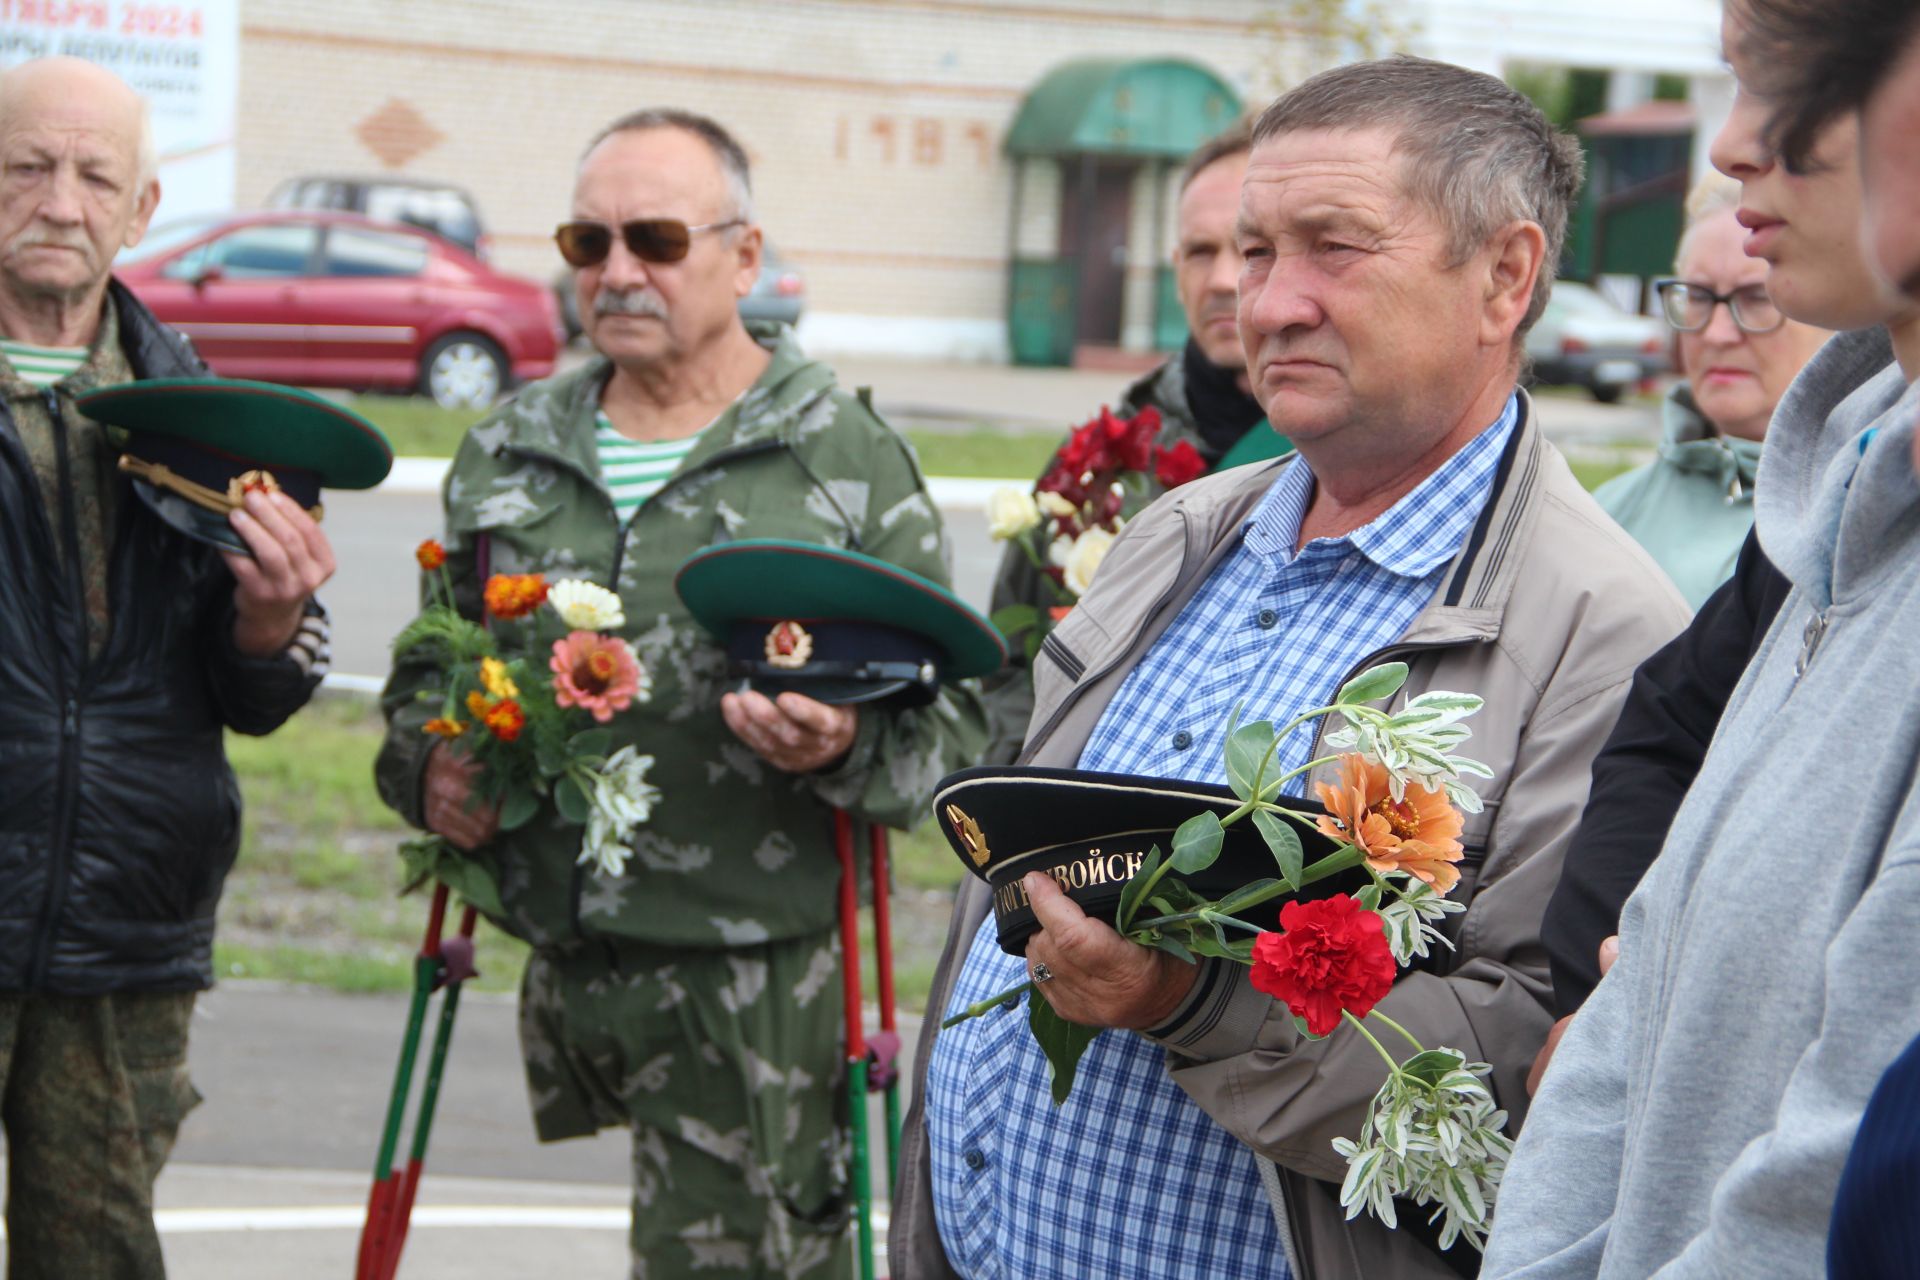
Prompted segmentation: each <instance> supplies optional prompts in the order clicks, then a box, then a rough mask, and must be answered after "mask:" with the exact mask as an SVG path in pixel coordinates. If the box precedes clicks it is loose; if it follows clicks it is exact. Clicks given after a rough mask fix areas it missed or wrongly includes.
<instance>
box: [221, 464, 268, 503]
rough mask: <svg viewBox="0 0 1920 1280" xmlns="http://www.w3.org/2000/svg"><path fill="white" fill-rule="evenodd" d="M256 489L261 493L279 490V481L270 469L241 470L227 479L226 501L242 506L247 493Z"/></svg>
mask: <svg viewBox="0 0 1920 1280" xmlns="http://www.w3.org/2000/svg"><path fill="white" fill-rule="evenodd" d="M255 489H258V490H259V491H260V492H262V493H267V494H273V493H278V492H280V481H279V480H278V479H276V478H275V477H274V474H273V472H271V471H242V472H241V473H240V474H239V475H237V476H235V477H234V478H233V479H231V480H229V481H227V501H228V502H231V503H232V504H233V505H234V506H236V507H239V506H244V505H245V504H246V500H247V495H248V494H249V493H252V492H253V491H254V490H255Z"/></svg>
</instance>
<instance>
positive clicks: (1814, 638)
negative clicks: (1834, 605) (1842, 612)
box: [1793, 609, 1829, 680]
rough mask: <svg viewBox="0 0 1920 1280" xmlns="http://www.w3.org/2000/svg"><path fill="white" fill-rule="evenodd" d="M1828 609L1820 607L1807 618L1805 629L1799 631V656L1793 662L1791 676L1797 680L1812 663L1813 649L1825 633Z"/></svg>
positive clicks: (1817, 646) (1818, 644)
mask: <svg viewBox="0 0 1920 1280" xmlns="http://www.w3.org/2000/svg"><path fill="white" fill-rule="evenodd" d="M1828 612H1829V610H1827V609H1820V610H1818V611H1816V612H1815V613H1814V615H1813V616H1812V617H1811V618H1808V619H1807V626H1806V630H1804V631H1802V632H1801V633H1800V657H1799V658H1798V659H1797V660H1796V661H1795V662H1794V664H1793V678H1794V679H1795V680H1798V679H1799V678H1800V677H1801V676H1803V675H1805V674H1807V668H1808V667H1810V666H1812V665H1813V654H1814V650H1816V649H1818V648H1819V647H1820V641H1821V639H1822V638H1823V637H1825V635H1826V634H1827V614H1828Z"/></svg>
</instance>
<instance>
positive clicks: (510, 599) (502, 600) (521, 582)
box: [486, 573, 547, 619]
mask: <svg viewBox="0 0 1920 1280" xmlns="http://www.w3.org/2000/svg"><path fill="white" fill-rule="evenodd" d="M486 599H487V612H488V613H490V614H492V615H493V616H494V617H496V618H508V619H510V618H524V617H526V616H527V615H528V614H530V613H532V612H533V611H534V610H535V609H538V608H539V607H540V606H541V605H542V604H545V603H546V599H547V580H546V579H545V578H543V577H541V576H540V575H539V574H537V573H496V574H494V575H493V576H492V577H491V578H488V579H487V591H486Z"/></svg>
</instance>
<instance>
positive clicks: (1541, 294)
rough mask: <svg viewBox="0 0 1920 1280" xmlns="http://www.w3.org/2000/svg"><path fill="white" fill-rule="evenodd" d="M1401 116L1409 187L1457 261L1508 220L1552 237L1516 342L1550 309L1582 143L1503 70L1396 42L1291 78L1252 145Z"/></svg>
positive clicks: (1371, 125) (1384, 123) (1398, 147)
mask: <svg viewBox="0 0 1920 1280" xmlns="http://www.w3.org/2000/svg"><path fill="white" fill-rule="evenodd" d="M1375 128H1392V129H1394V130H1396V131H1397V134H1398V136H1397V137H1396V139H1395V141H1394V150H1395V151H1396V152H1397V153H1399V154H1400V156H1401V157H1402V163H1401V174H1402V181H1403V189H1404V190H1405V191H1406V193H1407V194H1408V195H1410V196H1412V197H1413V198H1414V199H1415V200H1418V201H1419V202H1420V203H1421V204H1423V205H1425V206H1426V207H1427V208H1428V209H1429V210H1431V211H1432V212H1433V213H1434V215H1435V216H1436V217H1438V218H1439V219H1440V221H1441V223H1442V225H1443V226H1445V228H1446V231H1447V248H1448V253H1449V256H1450V257H1451V259H1452V261H1453V263H1454V265H1458V264H1460V263H1463V262H1465V261H1466V260H1467V259H1468V258H1471V257H1472V256H1473V255H1474V254H1475V253H1477V252H1479V251H1480V250H1481V249H1482V248H1484V247H1485V246H1486V244H1487V242H1488V241H1489V240H1491V239H1492V238H1493V236H1494V235H1495V234H1496V233H1497V232H1499V230H1500V229H1501V228H1502V227H1505V226H1508V225H1511V224H1512V223H1515V222H1532V223H1535V224H1537V225H1538V226H1539V228H1540V230H1541V232H1542V233H1543V234H1544V235H1545V237H1546V256H1545V257H1544V258H1543V259H1542V261H1541V265H1540V278H1539V279H1538V280H1536V281H1535V282H1534V286H1533V299H1532V301H1531V302H1530V303H1529V305H1528V307H1527V312H1526V315H1525V316H1524V317H1522V318H1521V321H1520V327H1519V328H1518V329H1516V330H1515V331H1514V335H1513V337H1514V341H1515V343H1518V342H1519V341H1520V339H1521V337H1522V336H1524V335H1525V334H1526V332H1527V330H1528V329H1530V328H1532V327H1533V322H1534V321H1536V320H1538V319H1539V318H1540V313H1541V311H1543V310H1545V309H1546V305H1547V294H1548V293H1549V292H1551V291H1552V289H1553V278H1554V276H1555V275H1556V274H1557V270H1558V267H1559V263H1560V250H1561V246H1562V245H1563V244H1565V242H1566V238H1567V210H1568V208H1569V207H1570V206H1571V205H1572V204H1573V202H1574V200H1575V198H1576V197H1577V196H1578V195H1579V193H1580V180H1581V177H1582V175H1583V174H1584V172H1585V169H1586V164H1585V160H1584V159H1583V157H1582V156H1581V153H1580V144H1579V143H1578V142H1576V141H1574V139H1572V138H1570V137H1568V136H1567V135H1566V134H1564V133H1561V132H1559V131H1558V130H1556V129H1555V128H1554V127H1553V125H1551V124H1550V123H1548V121H1547V118H1546V116H1544V115H1542V114H1541V113H1540V108H1538V107H1536V106H1534V105H1533V103H1532V102H1531V101H1529V100H1528V99H1527V97H1526V96H1525V95H1524V94H1522V93H1520V92H1519V91H1518V90H1515V89H1513V88H1510V87H1508V86H1507V85H1506V84H1504V83H1503V82H1501V81H1499V80H1496V79H1495V78H1494V77H1492V76H1489V75H1484V74H1482V73H1480V72H1478V71H1469V70H1467V69H1466V68H1465V67H1456V66H1454V65H1452V64H1451V63H1446V62H1434V61H1432V60H1430V59H1427V58H1416V57H1412V56H1410V55H1408V54H1398V55H1395V56H1394V57H1391V58H1383V59H1380V60H1378V61H1375V62H1355V63H1351V64H1349V65H1347V66H1344V67H1336V68H1335V69H1333V70H1332V71H1323V72H1321V73H1320V74H1319V75H1317V76H1314V77H1313V78H1312V79H1310V80H1308V81H1306V82H1305V83H1303V84H1301V85H1299V86H1298V87H1297V88H1294V89H1291V90H1289V91H1288V92H1286V93H1284V94H1282V95H1281V96H1280V97H1279V98H1278V99H1276V100H1275V101H1274V103H1273V105H1271V106H1269V107H1268V108H1267V109H1266V110H1265V111H1263V112H1261V114H1260V119H1259V120H1258V121H1257V122H1256V123H1255V124H1254V126H1253V145H1254V146H1256V147H1258V146H1259V145H1260V144H1261V143H1263V142H1266V141H1267V140H1268V139H1270V138H1275V137H1278V136H1280V135H1281V134H1285V133H1293V132H1297V131H1300V130H1307V129H1375Z"/></svg>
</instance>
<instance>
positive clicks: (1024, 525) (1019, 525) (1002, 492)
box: [987, 486, 1040, 542]
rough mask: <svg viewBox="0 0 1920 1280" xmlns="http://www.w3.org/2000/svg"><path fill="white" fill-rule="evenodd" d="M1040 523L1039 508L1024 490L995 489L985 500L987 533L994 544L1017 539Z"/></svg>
mask: <svg viewBox="0 0 1920 1280" xmlns="http://www.w3.org/2000/svg"><path fill="white" fill-rule="evenodd" d="M1039 523H1040V508H1039V507H1037V506H1035V505H1034V501H1033V498H1032V496H1031V495H1030V494H1028V493H1027V491H1026V490H1025V489H1015V488H1013V487H1011V486H1009V487H1007V488H1004V489H995V490H994V491H993V496H992V497H991V498H988V499H987V532H988V533H989V534H991V535H992V537H993V540H994V541H995V542H1005V541H1007V539H1009V538H1017V537H1019V536H1020V535H1021V534H1023V533H1025V532H1026V531H1027V530H1029V529H1031V528H1033V527H1034V526H1035V525H1037V524H1039Z"/></svg>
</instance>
